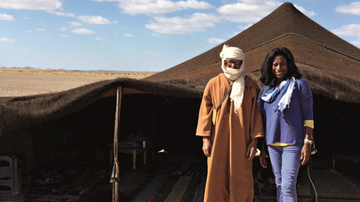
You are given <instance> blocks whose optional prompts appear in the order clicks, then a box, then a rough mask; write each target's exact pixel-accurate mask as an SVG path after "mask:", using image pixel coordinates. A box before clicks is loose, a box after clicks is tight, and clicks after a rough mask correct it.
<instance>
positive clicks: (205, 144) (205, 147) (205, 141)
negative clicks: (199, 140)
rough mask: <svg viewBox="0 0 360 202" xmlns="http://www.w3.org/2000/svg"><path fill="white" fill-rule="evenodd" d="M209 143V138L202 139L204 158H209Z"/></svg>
mask: <svg viewBox="0 0 360 202" xmlns="http://www.w3.org/2000/svg"><path fill="white" fill-rule="evenodd" d="M211 147H212V144H211V141H210V137H203V147H202V150H203V151H204V154H205V156H207V157H210V154H211Z"/></svg>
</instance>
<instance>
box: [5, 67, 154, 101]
mask: <svg viewBox="0 0 360 202" xmlns="http://www.w3.org/2000/svg"><path fill="white" fill-rule="evenodd" d="M149 75H150V74H142V73H139V74H138V75H136V74H135V73H132V74H103V73H101V74H74V73H72V74H71V73H69V74H61V75H56V74H51V73H50V74H49V73H48V74H43V73H23V72H19V71H18V72H11V73H9V72H6V71H5V72H4V71H0V97H13V96H27V95H36V94H43V93H52V92H60V91H64V90H69V89H72V88H76V87H80V86H83V85H86V84H90V83H93V82H97V81H102V80H112V79H116V78H119V77H128V78H135V79H141V78H144V77H146V76H149Z"/></svg>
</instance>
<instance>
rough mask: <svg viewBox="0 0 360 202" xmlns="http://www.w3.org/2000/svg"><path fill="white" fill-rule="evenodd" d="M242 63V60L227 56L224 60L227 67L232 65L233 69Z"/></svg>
mask: <svg viewBox="0 0 360 202" xmlns="http://www.w3.org/2000/svg"><path fill="white" fill-rule="evenodd" d="M241 64H242V60H237V59H232V58H226V59H225V61H224V65H225V67H230V68H232V69H239V68H240V66H241Z"/></svg>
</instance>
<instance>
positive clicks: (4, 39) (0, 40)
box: [0, 37, 14, 43]
mask: <svg viewBox="0 0 360 202" xmlns="http://www.w3.org/2000/svg"><path fill="white" fill-rule="evenodd" d="M12 42H14V40H13V39H8V38H5V37H3V38H0V43H12Z"/></svg>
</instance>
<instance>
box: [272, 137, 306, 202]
mask: <svg viewBox="0 0 360 202" xmlns="http://www.w3.org/2000/svg"><path fill="white" fill-rule="evenodd" d="M301 149H302V144H296V145H290V146H286V147H278V146H270V145H269V146H268V150H269V156H270V161H271V165H272V168H273V172H274V175H275V183H276V190H277V201H278V202H283V201H285V202H297V194H296V181H297V176H298V173H299V168H300V163H301V162H300V155H301Z"/></svg>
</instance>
